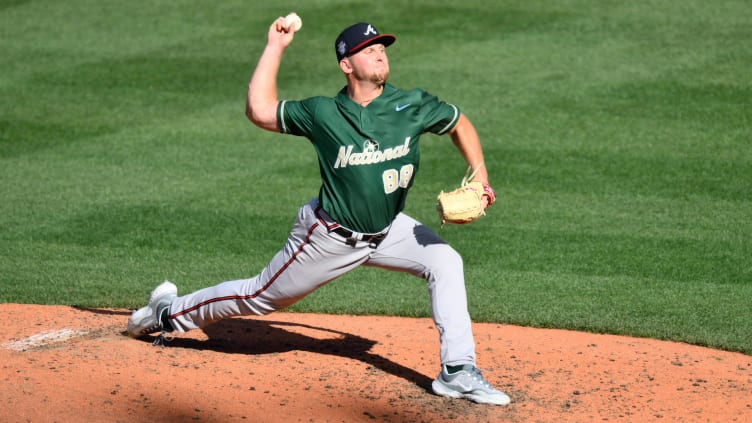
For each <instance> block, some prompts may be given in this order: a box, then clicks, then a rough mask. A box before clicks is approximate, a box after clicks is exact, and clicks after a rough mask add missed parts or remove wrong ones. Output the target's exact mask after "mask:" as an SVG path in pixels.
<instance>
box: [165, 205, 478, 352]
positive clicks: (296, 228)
mask: <svg viewBox="0 0 752 423" xmlns="http://www.w3.org/2000/svg"><path fill="white" fill-rule="evenodd" d="M338 228H342V227H341V226H339V224H337V223H336V222H334V221H333V220H332V219H331V218H329V217H328V216H327V215H326V213H324V212H323V210H321V209H320V208H319V205H318V199H313V200H311V201H309V202H308V203H306V204H304V205H303V206H302V207H301V208H300V210H299V212H298V215H297V217H296V219H295V223H294V225H293V227H292V230H291V231H290V235H289V237H288V239H287V242H286V243H285V245H284V247H283V248H282V249H281V250H280V251H279V252H278V253H277V254H276V255H275V256H274V257H273V258H272V260H271V262H270V263H269V264H268V265H267V266H266V267H265V268H264V269H263V270H262V271H261V273H259V274H258V275H256V276H254V277H252V278H249V279H240V280H234V281H228V282H223V283H220V284H218V285H215V286H212V287H209V288H205V289H201V290H199V291H196V292H193V293H191V294H188V295H184V296H180V297H178V298H177V299H176V300H175V301H174V302H173V303H172V305H171V306H170V312H169V313H170V314H169V319H170V320H169V321H170V323H171V324H172V326H173V328H175V329H176V330H177V331H180V332H185V331H188V330H191V329H197V328H202V327H205V326H207V325H209V324H211V323H213V322H216V321H218V320H222V319H226V318H230V317H234V316H245V315H265V314H269V313H272V312H274V311H277V310H281V309H284V308H285V307H288V306H290V305H292V304H294V303H295V302H297V301H299V300H301V299H302V298H304V297H305V296H306V295H308V294H310V293H311V292H313V291H314V290H316V289H317V288H319V287H321V286H323V285H325V284H326V283H327V282H329V281H331V280H333V279H335V278H337V277H339V276H341V275H343V274H345V273H347V272H349V271H350V270H353V269H355V268H356V267H358V266H373V267H380V268H383V269H388V270H393V271H398V272H406V273H410V274H412V275H415V276H418V277H421V278H423V279H425V280H426V283H427V286H428V292H429V295H430V299H431V311H432V317H433V321H434V323H435V325H436V328H437V329H438V331H439V340H440V357H441V363H442V364H444V365H450V366H453V365H461V364H475V343H474V340H473V334H472V327H471V326H472V324H471V320H470V315H469V313H468V311H467V297H466V293H465V279H464V270H463V264H462V258H461V257H460V255H459V254H458V253H457V252H456V251H455V250H454V249H453V248H452V247H450V246H449V244H447V243H446V242H445V241H444V240H442V239H441V238H440V237H439V236H438V235H437V234H436V233H435V232H434V231H433V230H431V229H430V228H428V227H427V226H424V225H422V224H421V223H420V222H418V221H416V220H415V219H413V218H411V217H409V216H407V215H405V214H404V213H400V214H399V215H398V216H397V217H396V218H395V219H394V221H393V222H392V225H391V226H390V227H389V228H387V229H385V231H384V233H385V237H383V239H382V240H380V242H378V243H376V242H369V241H363V240H356V239H357V238H360V237H362V234H357V233H356V234H353V235H352V236H350V237H349V239H348V238H345V237H344V236H342V235H341V234H339V233H337V231H338V232H342V229H344V228H342V229H338ZM335 230H337V231H335Z"/></svg>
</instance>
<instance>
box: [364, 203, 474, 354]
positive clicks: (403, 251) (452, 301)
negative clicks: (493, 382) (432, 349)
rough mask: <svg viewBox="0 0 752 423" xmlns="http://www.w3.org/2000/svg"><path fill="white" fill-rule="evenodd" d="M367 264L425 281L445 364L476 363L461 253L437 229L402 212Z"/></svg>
mask: <svg viewBox="0 0 752 423" xmlns="http://www.w3.org/2000/svg"><path fill="white" fill-rule="evenodd" d="M366 265H368V266H376V267H382V268H386V269H389V270H395V271H402V272H408V273H411V274H413V275H416V276H418V277H421V278H423V279H425V280H426V283H427V286H428V292H429V295H430V299H431V312H432V315H433V320H434V323H435V324H436V328H437V329H438V331H439V339H440V342H441V348H440V356H441V362H442V364H445V365H452V366H453V365H460V364H475V341H474V339H473V332H472V322H471V320H470V314H469V313H468V310H467V294H466V291H465V276H464V269H463V263H462V257H461V256H460V255H459V253H457V251H455V250H454V249H453V248H452V247H451V246H449V244H447V243H446V242H445V241H444V240H442V239H441V238H440V237H439V236H438V235H437V234H436V233H435V232H434V231H433V230H431V229H430V228H428V227H427V226H424V225H423V224H421V223H420V222H418V221H416V220H415V219H413V218H411V217H409V216H407V215H405V214H402V213H401V214H400V215H398V216H397V218H396V219H395V221H394V223H393V224H392V228H391V229H390V231H389V235H388V236H387V238H386V239H385V240H384V241H383V242H382V243H381V245H380V246H379V248H378V249H377V250H376V251H375V252H374V253H373V254H371V258H370V259H369V260H368V262H367V263H366Z"/></svg>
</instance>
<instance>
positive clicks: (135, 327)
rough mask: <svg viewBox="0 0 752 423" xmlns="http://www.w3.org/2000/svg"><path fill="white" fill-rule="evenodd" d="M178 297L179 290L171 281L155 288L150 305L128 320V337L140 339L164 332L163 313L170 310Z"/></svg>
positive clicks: (150, 298)
mask: <svg viewBox="0 0 752 423" xmlns="http://www.w3.org/2000/svg"><path fill="white" fill-rule="evenodd" d="M177 296H178V288H177V287H176V286H175V284H173V283H172V282H170V281H164V282H162V283H161V284H160V285H159V286H158V287H156V288H154V291H152V292H151V296H150V297H149V304H147V305H145V306H144V307H141V308H140V309H138V310H136V311H134V312H133V314H131V317H130V319H128V335H130V336H132V337H133V338H140V337H142V336H144V335H148V334H150V333H154V332H158V331H160V330H162V319H161V318H160V317H161V316H162V312H164V311H165V310H166V309H169V307H170V304H172V301H173V300H174V299H175V298H177Z"/></svg>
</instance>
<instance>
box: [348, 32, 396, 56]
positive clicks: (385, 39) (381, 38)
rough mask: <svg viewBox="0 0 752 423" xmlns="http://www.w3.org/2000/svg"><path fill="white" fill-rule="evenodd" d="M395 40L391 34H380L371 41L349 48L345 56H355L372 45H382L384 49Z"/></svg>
mask: <svg viewBox="0 0 752 423" xmlns="http://www.w3.org/2000/svg"><path fill="white" fill-rule="evenodd" d="M396 40H397V37H395V36H394V35H392V34H380V35H377V36H375V37H373V38H371V39H368V40H365V41H363V42H362V43H360V44H358V45H357V46H355V47H353V48H351V49H350V51H348V52H347V55H348V56H349V55H351V54H355V53H357V52H359V51H361V50H363V49H364V48H366V47H368V46H370V45H373V44H383V45H384V47H389V46H390V45H392V43H394V42H395V41H396Z"/></svg>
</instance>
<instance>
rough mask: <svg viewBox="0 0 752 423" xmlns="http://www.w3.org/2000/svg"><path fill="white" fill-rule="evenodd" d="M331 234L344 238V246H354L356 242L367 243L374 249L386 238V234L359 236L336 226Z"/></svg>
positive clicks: (359, 234)
mask: <svg viewBox="0 0 752 423" xmlns="http://www.w3.org/2000/svg"><path fill="white" fill-rule="evenodd" d="M332 232H334V233H335V234H337V235H339V236H341V237H343V238H346V239H347V241H346V244H347V245H355V243H356V242H358V241H363V242H367V243H369V244H372V245H373V246H374V247H378V246H379V244H381V241H383V240H384V238H386V233H381V234H361V233H358V232H353V231H351V230H349V229H345V228H343V227H342V226H338V227H336V228H334V229H332Z"/></svg>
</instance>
